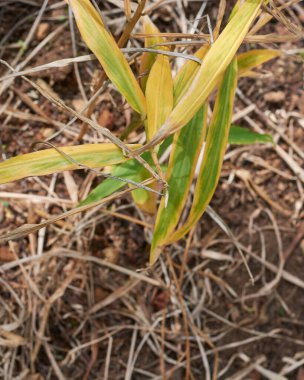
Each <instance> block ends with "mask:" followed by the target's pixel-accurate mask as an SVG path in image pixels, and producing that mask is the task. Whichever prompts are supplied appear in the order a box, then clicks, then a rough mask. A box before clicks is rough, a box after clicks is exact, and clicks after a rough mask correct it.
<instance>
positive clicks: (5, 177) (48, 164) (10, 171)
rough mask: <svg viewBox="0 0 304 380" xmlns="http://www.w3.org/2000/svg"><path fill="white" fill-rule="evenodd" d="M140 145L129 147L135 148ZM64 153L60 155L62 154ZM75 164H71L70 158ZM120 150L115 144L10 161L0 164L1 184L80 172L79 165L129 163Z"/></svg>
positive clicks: (44, 152) (51, 151) (35, 154)
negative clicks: (35, 177) (71, 171)
mask: <svg viewBox="0 0 304 380" xmlns="http://www.w3.org/2000/svg"><path fill="white" fill-rule="evenodd" d="M138 146H139V145H129V147H130V148H131V149H135V148H136V147H138ZM59 150H60V151H62V152H63V154H61V153H60V151H59ZM68 157H71V159H72V160H73V161H74V162H73V161H71V160H69V159H68ZM126 160H127V158H126V157H125V156H124V155H123V153H122V151H121V149H119V148H118V147H117V146H116V145H114V144H112V143H103V144H84V145H77V146H68V147H61V148H58V150H56V149H45V150H41V151H38V152H33V153H27V154H24V155H21V156H17V157H13V158H10V159H8V160H6V161H3V162H1V163H0V183H1V184H2V183H7V182H13V181H17V180H19V179H22V178H26V177H32V176H41V175H47V174H52V173H55V172H61V171H65V170H76V169H81V166H79V165H77V164H76V162H77V163H80V164H81V165H84V166H86V167H90V168H100V167H104V166H108V165H115V164H118V163H121V162H124V161H126Z"/></svg>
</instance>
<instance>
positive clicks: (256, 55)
mask: <svg viewBox="0 0 304 380" xmlns="http://www.w3.org/2000/svg"><path fill="white" fill-rule="evenodd" d="M280 55H281V52H280V51H278V50H270V49H256V50H250V51H247V52H246V53H242V54H239V55H238V56H237V60H238V71H239V76H246V75H247V74H248V73H250V71H251V70H252V69H254V68H256V67H257V66H260V65H262V64H263V63H265V62H268V61H270V60H271V59H274V58H277V57H279V56H280Z"/></svg>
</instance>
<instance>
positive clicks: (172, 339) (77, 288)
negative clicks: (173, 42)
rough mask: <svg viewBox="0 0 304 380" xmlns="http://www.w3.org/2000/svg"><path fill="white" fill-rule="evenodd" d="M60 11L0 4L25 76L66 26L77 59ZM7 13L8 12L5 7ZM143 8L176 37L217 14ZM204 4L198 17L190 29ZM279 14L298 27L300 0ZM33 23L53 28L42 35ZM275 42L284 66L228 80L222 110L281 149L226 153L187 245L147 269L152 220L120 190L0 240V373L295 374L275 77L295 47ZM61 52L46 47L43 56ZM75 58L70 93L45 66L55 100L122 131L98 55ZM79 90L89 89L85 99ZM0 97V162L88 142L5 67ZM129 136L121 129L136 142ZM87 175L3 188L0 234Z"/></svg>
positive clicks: (111, 21)
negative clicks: (231, 93) (107, 119)
mask: <svg viewBox="0 0 304 380" xmlns="http://www.w3.org/2000/svg"><path fill="white" fill-rule="evenodd" d="M276 3H279V2H276ZM281 3H282V2H281ZM121 4H123V2H122V1H116V0H111V1H108V2H106V3H105V4H104V13H103V14H104V17H106V18H107V21H108V25H110V27H111V29H112V30H115V34H117V35H119V34H120V33H121V32H122V27H123V22H122V21H123V20H124V14H123V12H122V10H121V9H120V8H119V6H120V5H121ZM132 4H133V3H132ZM132 4H131V5H132ZM6 7H7V8H6ZM65 10H66V5H65V4H64V2H61V1H60V2H56V1H47V0H45V1H43V2H41V1H37V0H28V1H27V0H23V1H19V2H18V1H16V2H11V1H8V0H3V2H2V3H1V4H0V19H1V17H4V16H6V17H7V15H8V13H10V17H9V18H8V19H7V24H8V26H9V29H5V26H4V27H1V22H0V33H1V34H0V56H1V57H2V59H3V60H4V61H5V62H9V64H10V65H11V66H12V67H14V69H15V70H16V71H21V72H22V74H23V75H24V74H25V75H29V74H30V70H31V69H32V68H33V67H35V66H39V60H38V59H37V58H39V57H41V55H43V54H44V53H45V51H46V50H45V49H46V47H48V46H52V47H53V46H54V49H55V48H56V47H57V48H58V49H59V48H60V45H58V44H57V45H56V41H57V39H58V36H59V35H60V34H62V33H63V32H65V33H66V36H69V39H67V37H66V45H65V48H66V49H67V50H68V52H70V53H71V54H72V55H73V56H74V57H78V56H80V55H81V54H80V53H79V51H80V50H81V51H83V50H84V49H83V44H82V43H81V42H80V40H79V37H78V35H75V31H74V27H73V21H72V18H71V17H70V16H69V17H68V19H67V20H63V16H66V13H65ZM18 11H19V12H20V13H21V16H18V17H17V16H12V14H11V13H12V12H15V13H16V15H17V14H18ZM152 11H153V15H154V16H153V17H155V19H156V21H157V22H158V23H159V24H160V25H161V27H163V28H167V29H169V26H170V32H174V33H183V35H181V38H182V40H185V39H186V38H187V36H188V35H187V33H197V34H202V35H203V34H204V33H205V34H208V23H210V22H215V20H216V15H217V7H212V6H211V5H210V4H207V2H203V3H202V4H200V6H197V4H195V2H191V1H189V2H188V1H183V2H182V1H155V2H149V4H148V12H152ZM189 14H190V15H191V14H192V17H193V19H192V22H189V21H188V17H189ZM207 14H208V15H209V16H210V17H209V18H210V20H211V21H210V20H209V19H208V20H209V21H208V22H207V23H206V25H205V29H203V30H200V26H201V24H202V20H203V23H204V19H205V20H206V18H203V19H202V17H203V16H206V15H207ZM284 14H285V16H286V17H287V18H288V20H292V22H293V25H296V26H298V24H299V20H301V19H302V20H303V14H304V13H303V5H302V3H301V2H296V1H294V2H290V6H289V8H288V11H286V13H284ZM1 15H2V16H1ZM14 17H16V21H15V22H14ZM31 17H32V18H31ZM277 18H278V17H277ZM279 22H281V23H282V22H285V23H286V20H285V18H284V20H282V19H279V20H277V21H275V22H274V24H273V25H272V27H273V28H274V29H276V28H277V29H276V30H278V31H280V27H278V24H279ZM42 23H49V24H50V25H52V28H51V30H50V32H49V33H48V34H47V35H46V36H43V37H42V38H41V39H40V40H39V39H38V37H37V30H39V28H41V26H40V25H41V24H42ZM4 25H6V24H5V23H4ZM288 25H289V24H288ZM137 32H139V31H138V30H136V29H135V31H134V33H137ZM266 32H267V33H272V32H273V31H266ZM266 32H265V33H266ZM134 36H135V37H137V38H135V37H134V38H132V40H131V41H132V47H136V48H139V47H141V42H140V41H141V39H140V35H139V34H138V33H137V35H136V34H134ZM20 37H22V39H23V43H22V46H21V48H20V46H19V45H18V40H19V39H20ZM262 42H264V41H262ZM191 46H193V45H192V44H191V45H190V49H188V51H187V52H188V53H189V54H191V53H192V51H191ZM281 48H282V50H284V51H286V52H287V53H289V55H288V56H287V57H285V58H284V59H283V60H282V61H281V64H282V65H283V66H282V67H283V73H281V72H280V70H279V69H277V68H276V66H271V67H270V69H271V70H276V71H275V72H274V76H273V77H272V79H267V76H264V77H263V79H262V80H261V79H260V82H259V81H257V82H252V81H250V80H248V79H246V80H244V81H243V82H241V84H240V88H239V89H238V103H237V106H238V109H237V110H236V111H237V112H236V116H235V119H236V120H237V122H238V123H239V124H241V123H246V124H248V125H249V126H251V127H252V128H253V129H254V130H256V131H258V132H260V131H263V132H265V131H268V132H270V133H272V134H273V136H274V138H275V140H276V142H277V143H278V145H277V146H276V147H274V148H270V147H268V146H255V147H241V148H240V147H230V148H229V150H228V151H227V153H226V157H225V166H224V170H223V174H222V177H221V181H220V185H219V188H218V190H217V193H216V196H215V199H214V201H213V203H212V205H211V206H212V209H211V210H209V212H208V214H209V215H206V216H205V217H204V218H203V220H202V222H200V223H199V224H198V226H197V227H196V228H195V229H193V230H192V231H191V233H190V234H189V235H188V238H187V239H186V240H185V241H182V242H180V243H178V244H175V245H172V246H171V247H168V248H167V250H166V253H165V254H164V255H162V256H161V258H160V260H159V262H158V263H157V264H156V265H155V266H154V267H153V268H147V261H148V243H149V242H150V239H151V225H152V221H151V220H150V219H149V218H148V217H147V216H146V215H143V214H142V212H140V210H138V209H137V208H136V207H135V206H134V204H133V203H132V201H131V198H129V199H128V201H123V200H117V201H116V202H114V203H112V205H111V206H110V205H109V207H105V206H104V205H101V206H99V207H97V208H95V209H94V210H91V211H87V212H85V213H83V214H82V215H76V216H75V215H74V216H71V217H70V218H68V219H65V220H59V221H57V222H56V223H55V224H54V225H52V226H47V227H46V228H44V229H42V230H40V231H39V233H37V234H31V235H30V236H29V238H26V239H25V238H24V239H20V240H18V241H16V242H10V243H9V244H7V245H3V246H1V247H0V261H1V266H0V271H1V277H0V302H1V308H0V378H1V379H2V378H3V379H5V380H11V379H32V380H34V379H36V380H38V379H105V380H106V379H115V380H116V379H125V380H131V379H155V380H156V379H187V380H188V379H189V380H190V379H206V380H209V379H231V380H237V379H252V380H254V379H262V378H265V379H270V380H272V379H278V380H281V379H297V380H301V379H303V366H304V354H303V352H304V333H303V328H304V314H303V310H304V298H303V289H304V275H303V265H304V256H303V249H304V248H303V235H304V229H303V202H304V191H303V183H304V171H303V159H304V154H303V147H304V141H303V127H304V116H303V108H302V110H301V109H299V106H298V108H297V107H296V106H295V103H294V104H293V103H292V102H296V98H295V97H293V95H292V93H294V94H295V95H298V96H301V93H299V91H301V86H299V84H298V83H297V82H290V83H289V82H287V85H286V86H285V87H284V83H282V82H276V81H279V79H278V77H282V76H283V77H285V79H286V75H287V74H285V71H284V70H287V69H288V67H289V64H290V62H291V64H292V66H291V67H292V69H291V70H294V71H293V73H291V75H295V73H296V69H295V68H298V70H300V69H301V61H299V58H298V57H296V56H295V55H294V54H295V53H297V52H299V51H300V50H301V49H303V43H302V41H300V42H299V41H296V42H285V43H284V44H283V45H282V47H281ZM291 52H292V53H291ZM72 55H70V57H72ZM65 58H67V57H65ZM133 58H134V57H133V56H132V57H130V59H133ZM59 59H61V57H60V55H59V57H58V56H56V54H55V55H54V56H53V59H52V60H51V61H59ZM86 59H88V60H89V59H91V58H90V57H87V58H86ZM134 59H135V60H136V57H135V58H134ZM81 60H82V59H78V58H76V59H71V60H69V63H71V62H72V63H73V66H72V65H69V67H72V69H71V70H72V71H73V73H74V74H73V75H74V77H73V78H74V79H73V82H74V84H73V85H72V86H71V89H68V90H66V89H65V86H68V85H69V81H72V80H69V78H70V77H69V76H72V71H69V72H68V74H66V76H65V77H64V79H63V80H61V81H62V82H60V80H58V79H56V77H55V76H54V75H58V73H61V70H63V68H62V67H56V68H55V69H53V70H54V71H55V72H56V74H54V71H51V72H50V74H48V76H47V77H46V78H45V81H47V82H48V86H49V88H50V89H51V90H52V91H54V92H56V94H57V95H59V96H60V97H62V98H63V100H64V101H65V102H66V103H67V104H70V105H71V106H75V105H76V100H77V101H78V106H79V104H80V107H79V110H78V111H79V113H82V112H84V111H85V110H87V109H89V110H90V109H92V108H90V104H94V107H95V108H94V109H95V112H94V113H93V114H92V123H93V122H95V120H96V118H98V117H100V112H101V111H102V110H103V109H104V108H103V106H104V105H105V104H106V105H110V106H111V107H112V108H111V109H114V111H113V114H114V117H116V118H117V119H118V118H120V119H122V122H121V124H119V123H118V126H116V127H117V129H118V130H119V128H122V127H121V125H122V126H124V122H125V120H129V119H130V112H129V110H128V109H126V108H124V105H123V103H122V100H121V99H120V98H119V96H117V93H116V92H115V90H114V89H113V88H112V87H107V85H108V84H107V83H106V82H103V81H100V82H99V84H98V85H97V87H96V86H95V87H94V86H93V84H92V82H91V81H92V77H94V69H96V67H97V64H96V62H94V61H89V62H88V63H87V66H83V65H82V63H80V62H81ZM37 62H38V64H35V63H37ZM178 62H179V61H178V60H177V65H178ZM44 63H46V61H45V62H43V63H42V64H44ZM85 65H86V64H85ZM284 65H285V66H284ZM47 69H49V67H47ZM6 70H7V69H6V68H5V66H2V68H1V75H2V78H4V77H5V76H7V75H8V74H11V72H10V71H9V70H8V71H6ZM57 72H58V73H57ZM38 75H41V72H40V71H39V74H38ZM62 75H65V74H62ZM276 75H277V79H276ZM268 78H269V76H268ZM286 80H287V79H286ZM75 83H76V84H75ZM101 84H103V86H101ZM92 87H94V89H95V90H96V89H98V88H100V89H99V90H98V92H97V93H96V95H94V96H93V95H92V91H91V89H92ZM277 87H283V90H284V91H285V95H286V97H288V99H289V100H288V102H287V101H286V102H283V103H281V104H279V105H277V104H276V105H275V107H274V106H273V105H272V104H270V105H269V104H267V103H265V102H264V101H263V91H267V92H269V89H275V90H276V89H277ZM256 91H259V92H260V94H261V95H260V96H258V97H257V96H255V92H256ZM288 91H291V93H288ZM0 94H1V105H0V118H1V119H0V120H1V125H2V129H3V135H1V136H0V139H1V140H2V141H0V143H1V155H2V158H3V159H5V158H7V156H10V155H12V154H19V153H20V152H21V151H22V152H23V151H28V150H29V149H30V144H31V143H33V142H35V141H37V140H49V139H52V141H54V142H62V141H64V142H65V143H72V142H73V141H75V140H77V139H79V136H80V137H81V138H83V141H85V142H96V141H97V140H98V139H100V136H99V135H98V134H97V133H96V131H94V130H93V129H90V128H89V129H87V128H86V127H84V125H82V124H81V123H78V124H77V123H75V118H71V119H69V117H68V116H66V115H64V114H61V113H60V112H59V111H58V110H57V109H56V107H54V106H51V105H50V104H49V103H48V102H47V101H45V100H44V99H43V98H42V96H40V94H39V93H38V92H37V91H35V89H32V88H30V86H29V85H28V84H27V83H26V82H24V81H22V79H20V78H18V77H17V76H10V77H9V78H6V79H5V80H3V81H1V82H0ZM79 94H80V95H79ZM302 99H304V97H303V91H302ZM299 104H300V103H299ZM86 115H87V117H89V114H88V113H87V114H86ZM14 134H16V136H17V137H15V136H14ZM37 136H38V137H37ZM141 137H142V136H141V135H140V133H139V134H134V135H131V136H130V138H131V139H133V141H140V139H141ZM16 139H17V141H16ZM3 140H4V141H5V142H3ZM18 144H19V145H18ZM95 178H96V175H95V174H94V173H92V172H88V173H85V174H84V175H80V174H79V173H75V174H73V175H71V174H65V175H64V176H63V175H62V176H61V175H55V174H54V175H52V176H48V177H45V178H31V179H27V180H23V181H21V183H18V184H17V185H16V184H9V185H5V186H4V185H2V186H1V189H0V190H1V192H0V198H1V199H2V200H3V202H2V203H1V204H0V219H1V235H3V234H4V233H6V232H7V231H8V230H10V229H12V227H15V226H16V225H21V224H23V223H29V224H32V223H38V222H42V221H43V220H45V219H47V218H49V217H51V215H54V214H59V213H60V212H64V211H68V210H70V209H71V208H72V207H73V205H75V204H76V203H77V202H78V200H80V199H83V198H84V197H85V196H86V195H87V194H88V192H89V190H90V188H91V186H92V183H93V182H94V180H95ZM94 183H95V182H94ZM30 190H31V191H30ZM212 210H213V211H212ZM240 253H242V254H243V255H244V257H245V260H246V262H247V263H248V266H249V268H250V271H251V272H252V275H253V278H254V286H253V285H252V283H251V281H250V277H249V274H248V272H247V270H246V268H245V266H244V262H243V258H242V256H241V255H240ZM139 268H142V269H139ZM301 368H302V369H301ZM301 374H302V375H301ZM301 376H302V377H301Z"/></svg>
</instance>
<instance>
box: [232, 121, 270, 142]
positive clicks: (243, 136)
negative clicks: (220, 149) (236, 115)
mask: <svg viewBox="0 0 304 380" xmlns="http://www.w3.org/2000/svg"><path fill="white" fill-rule="evenodd" d="M228 142H229V144H234V145H250V144H257V143H259V144H269V143H270V144H274V141H273V138H272V136H271V135H267V134H260V133H256V132H253V131H251V130H250V129H248V128H244V127H239V126H237V125H232V126H231V128H230V133H229V140H228Z"/></svg>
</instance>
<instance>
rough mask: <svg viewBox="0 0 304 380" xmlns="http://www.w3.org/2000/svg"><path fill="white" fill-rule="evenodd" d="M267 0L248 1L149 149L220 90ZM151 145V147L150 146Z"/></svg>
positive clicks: (229, 24)
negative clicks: (224, 74)
mask: <svg viewBox="0 0 304 380" xmlns="http://www.w3.org/2000/svg"><path fill="white" fill-rule="evenodd" d="M262 3H263V0H245V1H244V3H243V4H242V5H241V6H240V7H239V9H238V11H237V12H236V14H235V15H234V17H232V19H231V21H230V22H229V23H228V25H227V26H226V28H225V29H224V30H223V32H222V33H221V34H220V36H219V37H218V39H217V40H216V41H215V43H214V44H213V45H212V46H211V48H210V50H209V51H208V53H207V54H206V56H205V58H204V61H203V63H202V65H201V67H200V69H199V71H198V73H197V75H196V76H195V78H194V80H193V82H192V84H191V86H190V87H189V89H188V91H187V92H186V93H185V94H184V96H183V97H182V98H181V100H180V101H179V102H178V104H177V105H176V107H175V108H174V109H173V111H172V112H171V114H170V115H169V117H168V118H167V120H166V122H165V123H164V125H163V126H162V127H161V128H160V130H159V131H158V133H157V135H156V136H155V137H154V138H153V140H152V141H151V142H150V144H149V145H148V146H151V145H155V144H157V143H159V141H162V140H163V139H164V138H166V137H167V136H168V135H169V134H171V133H174V132H176V131H177V130H179V129H180V128H182V127H183V126H184V125H186V124H187V123H188V121H189V120H191V119H192V117H193V116H194V115H195V113H196V112H197V111H198V110H199V108H200V107H201V106H202V105H203V104H204V102H205V101H206V99H207V98H208V96H209V95H210V93H211V92H212V91H213V90H214V88H215V87H216V85H217V83H218V80H219V78H220V76H221V75H222V74H223V73H224V71H225V70H226V68H227V67H228V66H229V64H230V62H231V61H232V59H233V57H234V55H235V53H236V52H237V50H238V48H239V46H240V45H241V43H242V42H243V40H244V38H245V36H246V34H247V32H248V30H249V28H250V26H251V24H252V22H253V21H254V20H255V18H256V16H257V14H258V12H259V10H260V7H261V5H262ZM148 146H147V147H148Z"/></svg>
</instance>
